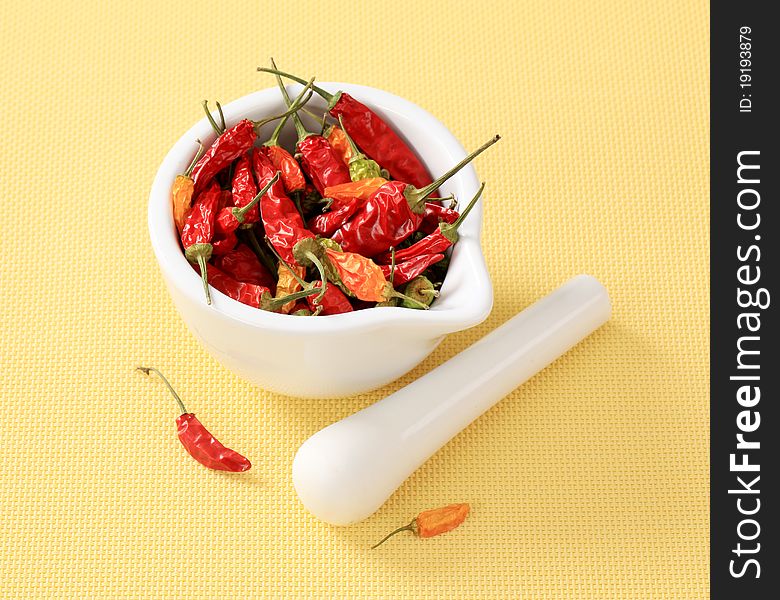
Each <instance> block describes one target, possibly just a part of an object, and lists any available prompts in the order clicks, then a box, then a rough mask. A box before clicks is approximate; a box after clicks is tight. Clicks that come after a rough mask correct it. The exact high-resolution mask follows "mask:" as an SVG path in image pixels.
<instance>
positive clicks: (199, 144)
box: [184, 140, 206, 177]
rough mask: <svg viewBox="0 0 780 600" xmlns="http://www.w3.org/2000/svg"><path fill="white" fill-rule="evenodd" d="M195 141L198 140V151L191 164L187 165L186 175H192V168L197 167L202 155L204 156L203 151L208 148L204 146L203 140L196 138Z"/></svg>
mask: <svg viewBox="0 0 780 600" xmlns="http://www.w3.org/2000/svg"><path fill="white" fill-rule="evenodd" d="M195 141H196V142H198V151H197V152H196V153H195V158H193V159H192V162H191V163H190V166H189V167H187V170H186V171H184V175H185V176H186V177H189V176H190V175H192V170H193V169H194V168H195V165H196V164H198V161H199V160H200V157H201V156H203V153H204V152H205V151H206V148H204V147H203V142H201V141H200V140H195Z"/></svg>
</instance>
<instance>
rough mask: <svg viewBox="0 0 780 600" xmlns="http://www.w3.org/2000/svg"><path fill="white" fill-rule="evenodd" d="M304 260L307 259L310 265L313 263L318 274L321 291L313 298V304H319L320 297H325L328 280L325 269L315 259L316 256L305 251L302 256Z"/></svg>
mask: <svg viewBox="0 0 780 600" xmlns="http://www.w3.org/2000/svg"><path fill="white" fill-rule="evenodd" d="M304 256H306V258H308V259H309V260H310V261H311V262H312V263H314V266H315V267H316V268H317V271H319V273H320V281H321V282H322V291H321V292H320V295H319V296H317V298H315V300H314V302H315V303H319V301H320V300H322V297H323V296H324V295H325V291H326V290H327V289H328V278H327V277H326V276H325V267H323V266H322V263H321V262H320V259H319V258H317V256H316V255H315V254H314V253H313V252H310V251H308V250H307V251H306V253H305V254H304Z"/></svg>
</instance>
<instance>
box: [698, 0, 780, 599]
mask: <svg viewBox="0 0 780 600" xmlns="http://www.w3.org/2000/svg"><path fill="white" fill-rule="evenodd" d="M770 6H773V3H768V2H767V3H762V2H748V1H741V2H728V3H726V2H723V3H714V4H712V7H711V64H710V69H711V90H710V92H711V105H710V106H711V113H710V125H711V129H710V131H711V141H710V143H711V146H710V153H711V154H710V161H711V164H710V167H711V174H710V183H711V208H710V211H711V264H710V268H711V327H712V329H711V369H712V371H711V396H710V402H711V413H710V414H711V421H710V425H711V429H710V431H711V453H710V473H711V505H710V516H711V522H710V530H711V546H710V578H711V597H712V598H713V599H715V600H719V599H724V600H725V599H729V600H731V599H736V598H746V599H747V598H750V599H760V598H770V597H771V598H777V597H778V595H779V594H780V578H779V577H778V573H780V559H779V558H778V552H777V546H778V544H780V539H778V535H777V530H776V518H775V515H776V512H777V511H778V506H777V493H776V492H775V491H773V490H775V489H777V487H778V480H779V479H780V470H778V467H777V465H778V460H777V455H778V444H777V442H776V440H777V439H778V438H779V437H780V424H778V422H777V405H778V402H780V398H778V390H777V380H778V373H780V361H778V358H777V357H778V355H780V352H778V344H780V338H779V337H778V331H777V317H776V310H775V305H776V304H778V303H780V289H778V288H777V285H776V283H777V270H778V261H780V252H778V242H777V239H778V237H780V232H779V231H778V229H780V216H778V210H777V204H778V196H777V193H778V187H777V180H778V178H779V177H780V166H779V165H778V164H777V151H776V145H777V139H776V138H777V135H778V132H777V119H776V118H775V114H776V112H777V110H778V95H777V93H776V92H775V91H774V90H775V89H776V88H777V86H778V74H779V73H780V71H779V70H778V52H777V50H778V47H780V43H779V42H780V30H779V29H778V27H777V23H776V22H775V20H774V19H773V18H771V17H770V15H769V7H770Z"/></svg>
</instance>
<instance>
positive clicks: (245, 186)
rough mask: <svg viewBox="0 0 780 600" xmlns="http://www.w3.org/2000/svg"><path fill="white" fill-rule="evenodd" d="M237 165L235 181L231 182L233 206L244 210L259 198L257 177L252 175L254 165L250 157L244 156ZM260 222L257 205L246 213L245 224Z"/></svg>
mask: <svg viewBox="0 0 780 600" xmlns="http://www.w3.org/2000/svg"><path fill="white" fill-rule="evenodd" d="M235 165H236V166H235V169H234V171H233V181H232V182H231V191H232V193H233V204H234V205H235V206H236V207H237V208H243V207H244V206H246V205H247V204H250V203H251V202H252V200H253V199H254V197H255V196H257V185H256V184H255V177H254V175H252V163H251V161H250V160H249V156H247V155H246V154H242V155H241V157H240V158H239V159H238V160H237V161H236V163H235ZM259 220H260V213H259V212H258V210H257V205H255V206H253V207H252V208H251V209H250V210H249V212H247V213H244V222H245V223H257V222H258V221H259Z"/></svg>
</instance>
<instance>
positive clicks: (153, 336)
mask: <svg viewBox="0 0 780 600" xmlns="http://www.w3.org/2000/svg"><path fill="white" fill-rule="evenodd" d="M708 22H709V14H708V6H707V3H706V2H704V1H701V0H696V1H693V2H678V1H674V0H663V1H659V2H641V1H637V0H632V1H629V2H626V1H623V0H594V1H592V2H573V1H569V2H564V1H560V0H544V1H542V0H528V1H521V2H517V1H516V0H485V1H483V2H480V3H474V2H417V1H413V0H397V1H395V2H392V3H385V2H352V3H348V4H345V5H339V4H336V3H334V2H327V3H326V2H322V3H320V2H307V1H298V2H293V3H289V2H287V3H281V2H273V3H272V2H264V3H257V2H232V1H226V2H221V3H215V2H203V1H201V0H190V1H188V2H180V1H177V2H159V1H155V2H152V1H149V0H134V1H133V2H105V1H100V2H98V1H94V0H82V1H80V2H61V3H52V2H44V1H40V0H27V1H25V2H21V1H19V0H11V2H6V3H4V8H3V18H2V20H0V80H2V82H3V83H2V87H0V99H1V100H2V106H3V108H4V110H5V115H4V117H3V119H2V121H0V129H1V130H2V140H3V150H2V152H0V161H1V162H2V165H1V168H0V189H2V193H1V194H0V198H2V209H3V210H2V213H3V228H2V230H3V247H4V253H3V254H4V256H3V259H2V261H0V291H1V292H2V308H1V309H0V331H1V332H2V334H1V335H0V368H1V370H0V372H1V373H2V376H3V381H2V384H1V385H2V389H1V390H0V461H1V462H2V464H3V465H5V466H4V468H3V469H1V470H0V597H3V598H68V599H72V598H153V597H154V598H202V597H215V598H216V597H219V598H339V599H344V598H396V599H420V598H453V599H455V598H479V599H492V598H523V599H537V598H539V599H546V598H550V599H595V598H626V599H636V598H642V599H655V598H659V599H660V598H675V599H676V598H689V599H696V600H698V599H701V598H704V597H706V595H707V593H708V564H707V563H708V556H707V552H708V550H707V544H708V518H709V517H708V491H709V475H708V341H709V340H708V318H709V317H708V292H709V290H708V288H709V277H708V240H709V230H708V227H709V224H708V191H709V187H708V186H709V181H708V176H709V168H708V158H709V150H708V149H709V119H708V93H709V58H708V44H709V24H708ZM269 56H274V57H275V58H276V59H277V61H278V62H279V64H280V66H283V67H286V68H287V69H288V70H290V71H292V72H297V73H301V74H304V75H309V74H311V75H317V76H318V77H319V78H320V79H321V80H341V81H351V82H356V83H364V84H367V85H371V86H375V87H379V88H383V89H386V90H388V91H391V92H393V93H395V94H398V95H400V96H403V97H406V98H409V99H410V100H412V101H413V102H415V103H417V104H419V105H421V106H422V107H424V108H426V109H427V110H429V111H430V112H431V113H433V114H434V115H436V116H437V117H439V118H440V119H441V120H442V121H443V122H444V123H445V124H446V125H447V126H448V127H449V128H450V129H451V130H452V131H453V132H454V133H455V134H456V135H457V136H458V138H459V139H460V140H461V141H462V142H463V144H464V145H465V146H466V147H467V148H473V147H476V145H478V144H479V143H481V142H482V141H483V140H484V139H486V138H487V137H488V136H490V135H491V134H493V133H494V132H496V131H498V132H500V133H502V134H503V136H504V140H503V141H502V142H501V143H500V144H499V145H498V146H496V147H495V148H494V149H492V150H491V151H490V152H489V154H486V155H485V156H484V157H481V158H480V159H479V160H478V162H477V169H478V171H479V173H480V176H481V177H482V178H483V179H485V180H486V181H487V182H488V194H487V198H488V200H487V202H488V203H489V204H488V205H487V206H486V221H485V226H484V233H483V242H484V248H485V253H486V257H487V261H488V265H489V268H490V272H491V274H492V277H493V281H494V283H495V309H494V311H493V314H492V315H491V317H490V318H489V319H488V321H487V322H485V323H484V324H482V325H481V326H479V327H476V328H474V329H473V330H470V331H466V332H462V333H459V334H456V335H452V336H450V337H449V338H448V339H447V340H446V341H445V342H444V343H443V344H442V345H441V346H440V347H439V348H438V349H437V350H436V352H435V353H434V354H433V355H432V356H431V357H430V358H429V359H428V360H426V361H425V362H424V363H423V364H422V365H420V366H419V367H418V368H417V369H415V370H414V371H413V372H412V373H410V374H409V375H407V376H406V377H404V378H403V379H402V380H400V381H398V382H396V383H394V384H393V385H390V386H388V387H387V388H386V389H382V390H379V391H377V392H375V393H371V394H366V395H362V396H359V397H355V398H348V399H341V400H333V401H310V400H301V399H296V398H289V397H282V396H278V395H274V394H271V393H267V392H265V391H263V390H260V389H257V388H255V387H253V386H251V385H249V384H247V383H245V382H243V381H241V380H240V379H238V378H237V377H236V376H234V375H233V374H232V373H230V372H228V371H226V370H225V369H224V368H222V367H221V366H220V365H219V364H217V363H216V362H215V361H214V360H213V359H212V358H211V357H210V356H209V355H208V354H207V353H206V352H205V351H204V350H203V349H202V348H201V347H200V346H199V345H198V344H197V343H196V342H195V340H194V339H193V338H192V336H191V335H190V334H189V333H188V331H187V330H186V329H185V326H184V325H183V323H182V322H181V321H180V319H179V318H178V316H177V314H176V312H175V311H174V309H173V306H172V304H171V302H170V300H169V298H168V296H167V293H166V290H165V288H164V285H163V282H162V279H161V277H160V275H159V272H158V270H157V267H156V263H155V260H154V257H153V255H152V251H151V248H150V244H149V241H148V237H147V229H146V202H147V195H148V191H149V188H150V185H151V182H152V178H153V176H154V174H155V172H156V169H157V167H158V165H159V163H160V162H161V160H162V158H163V156H164V155H165V153H166V152H167V150H168V149H169V147H170V146H171V145H172V144H173V142H174V141H175V140H176V139H178V137H179V136H180V135H181V134H182V133H183V132H184V131H185V130H186V129H187V128H189V127H190V125H191V124H192V123H193V122H194V121H195V120H197V119H200V118H201V116H202V112H201V106H200V101H201V100H202V99H204V98H209V99H212V100H214V99H220V100H222V101H225V102H227V101H230V100H232V99H234V98H236V97H239V96H242V95H244V94H247V93H249V92H251V91H253V90H255V89H258V88H263V87H269V86H272V85H273V80H272V78H270V77H269V76H265V75H262V74H259V73H257V72H256V71H255V67H256V66H257V65H258V64H261V63H265V62H266V61H267V58H268V57H269ZM582 272H587V273H590V274H592V275H595V276H596V277H598V278H599V279H600V280H601V281H602V282H603V283H604V284H605V285H606V286H607V288H608V289H609V291H610V293H611V295H612V299H613V302H614V317H613V319H612V321H611V322H610V323H608V324H607V325H606V326H605V327H604V328H602V329H601V330H600V331H598V332H597V333H596V334H595V335H593V336H591V337H590V338H589V339H587V340H586V341H585V342H584V343H582V344H581V345H580V346H578V347H577V348H576V349H574V350H573V351H572V352H570V353H569V354H567V355H566V356H565V357H564V358H562V359H561V360H559V361H558V362H557V363H556V364H555V365H554V366H552V367H550V368H549V369H547V370H546V371H544V372H543V373H541V374H540V375H539V376H537V377H535V378H534V379H532V380H531V381H530V382H529V383H527V384H526V385H524V386H523V387H522V388H521V389H519V390H517V391H515V392H514V393H512V394H511V395H510V396H509V397H507V398H506V399H505V400H504V401H502V402H501V403H500V404H498V405H497V406H496V407H495V408H494V409H492V410H491V411H490V412H488V413H487V414H485V415H484V416H483V417H482V418H481V419H479V420H478V421H477V422H476V423H475V424H473V425H472V426H471V427H470V428H468V430H467V431H465V432H464V433H463V434H462V435H460V436H459V437H457V438H456V439H455V440H454V441H453V442H451V443H450V444H449V445H448V446H446V447H445V448H444V449H443V450H442V451H441V452H440V453H438V454H437V455H436V456H435V457H434V458H433V459H432V460H431V461H430V462H428V463H427V464H426V465H425V466H424V467H423V468H422V469H420V470H419V471H418V472H417V473H416V474H415V475H414V476H413V477H412V478H411V479H410V480H408V481H407V482H406V483H405V484H404V486H403V487H402V488H401V489H400V491H399V492H398V493H397V494H396V495H394V496H393V497H392V499H391V500H390V501H389V502H388V503H387V504H386V505H385V506H384V507H383V508H382V509H381V510H380V511H379V512H378V513H377V514H376V515H374V516H373V517H372V518H370V519H369V520H367V521H365V522H363V523H361V524H358V525H355V526H352V527H348V528H336V527H331V526H328V525H325V524H323V523H321V522H318V521H317V520H315V519H314V518H313V517H311V516H310V515H309V514H308V513H307V512H306V511H305V510H304V509H303V507H302V506H301V504H300V503H299V502H298V500H297V498H296V496H295V492H294V490H293V487H292V484H291V480H290V466H291V462H292V458H293V455H294V453H295V450H296V449H297V447H298V445H299V444H300V443H301V442H303V441H304V440H305V439H306V438H307V437H308V436H309V435H311V434H312V433H314V432H315V431H317V430H318V429H320V428H321V427H323V426H325V425H326V424H329V423H330V422H332V421H334V420H336V419H339V418H341V417H344V416H346V415H348V414H350V413H352V412H353V411H355V410H358V409H360V408H362V407H364V406H367V405H369V404H370V403H372V402H373V401H375V400H377V399H379V398H381V397H383V396H385V395H386V394H388V393H389V392H391V391H393V390H395V389H397V388H398V387H400V386H402V385H404V384H406V383H408V382H410V381H412V380H413V379H414V378H416V377H419V376H420V375H422V374H423V373H425V372H427V371H428V370H430V369H432V368H433V367H435V366H436V365H438V364H440V363H441V362H442V361H444V360H446V359H447V358H448V357H450V356H452V355H454V354H455V353H457V352H458V351H460V350H461V349H463V348H464V347H466V346H467V345H469V344H471V343H472V342H474V341H475V340H477V339H479V338H480V337H481V336H483V335H484V334H486V333H487V332H488V331H490V330H491V329H493V328H495V327H496V326H497V325H499V324H500V323H502V322H503V321H505V320H506V319H508V318H509V317H510V316H512V315H513V314H514V313H516V312H517V311H518V310H520V309H522V308H523V307H525V306H527V305H528V304H530V303H531V302H533V301H534V300H535V299H537V298H539V297H540V296H542V295H544V294H545V293H547V292H549V291H550V290H552V289H553V288H554V287H556V286H557V285H559V284H560V283H562V282H563V281H564V280H566V279H568V278H569V277H570V276H572V275H575V274H578V273H582ZM138 363H148V364H152V365H155V366H158V367H159V368H160V369H162V370H164V372H166V373H167V374H168V375H169V376H170V378H171V379H172V381H173V383H174V385H175V386H177V388H178V390H179V392H180V393H181V395H182V396H183V397H184V398H185V399H186V400H188V401H189V404H190V406H191V407H192V410H194V411H195V412H198V413H199V414H200V415H201V416H202V417H203V419H204V422H206V424H207V425H208V426H209V427H210V428H211V429H212V430H213V431H215V432H217V433H218V434H219V435H220V437H222V438H223V439H224V440H225V441H226V443H229V444H230V445H231V446H233V447H235V448H237V449H240V450H241V451H243V452H245V453H246V454H247V455H248V456H250V457H251V458H252V459H253V463H254V468H253V469H252V471H250V472H249V473H248V474H246V475H245V476H225V475H221V474H219V473H214V472H209V471H207V470H205V469H203V468H201V467H200V466H199V465H197V464H195V463H194V462H193V461H192V460H191V459H189V458H188V457H187V456H186V455H185V453H184V451H183V449H182V448H181V447H180V445H179V443H178V441H177V440H176V437H175V433H174V418H175V416H176V412H175V406H174V404H173V401H172V400H171V398H170V397H168V395H167V392H166V391H165V389H164V388H163V387H162V386H160V385H157V384H154V383H152V382H150V381H149V380H147V379H146V378H145V377H143V376H141V375H139V374H137V373H135V372H134V370H133V368H134V366H135V365H136V364H138ZM459 501H467V502H470V503H471V504H472V507H473V509H472V515H471V516H470V517H469V519H468V520H467V521H466V523H465V524H464V525H463V526H462V527H461V528H460V529H458V530H457V531H454V532H452V533H450V534H447V535H445V536H441V537H438V538H434V539H431V540H418V539H415V538H414V537H412V536H409V537H403V538H401V539H395V540H394V541H393V542H392V543H388V544H387V545H386V546H385V547H383V548H382V549H381V550H376V551H371V550H369V546H370V545H371V544H372V543H373V542H375V541H376V540H378V539H379V538H380V537H381V536H382V535H383V534H384V533H385V532H387V531H388V530H390V529H392V528H394V527H396V526H398V525H400V524H403V523H405V522H408V520H409V519H410V518H411V517H412V516H414V515H415V514H416V513H417V512H418V511H420V510H422V509H427V508H433V507H436V506H439V505H442V504H447V503H451V502H459Z"/></svg>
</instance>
